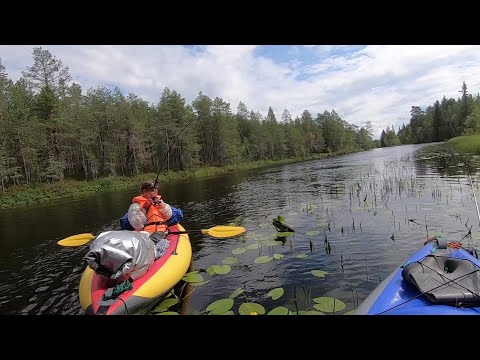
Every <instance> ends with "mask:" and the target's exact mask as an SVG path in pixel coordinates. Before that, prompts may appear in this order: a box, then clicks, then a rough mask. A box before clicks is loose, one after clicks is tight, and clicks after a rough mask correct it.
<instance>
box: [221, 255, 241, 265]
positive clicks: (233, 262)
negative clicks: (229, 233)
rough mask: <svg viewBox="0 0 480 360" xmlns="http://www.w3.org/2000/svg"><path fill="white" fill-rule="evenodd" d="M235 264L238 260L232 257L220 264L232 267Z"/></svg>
mask: <svg viewBox="0 0 480 360" xmlns="http://www.w3.org/2000/svg"><path fill="white" fill-rule="evenodd" d="M236 263H238V259H237V258H234V257H233V256H229V257H227V258H225V259H223V260H222V264H225V265H233V264H236Z"/></svg>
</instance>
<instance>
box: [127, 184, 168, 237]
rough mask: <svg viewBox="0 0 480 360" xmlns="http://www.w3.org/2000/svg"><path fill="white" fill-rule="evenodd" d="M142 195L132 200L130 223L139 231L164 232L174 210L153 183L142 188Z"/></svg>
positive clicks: (143, 185) (129, 213)
mask: <svg viewBox="0 0 480 360" xmlns="http://www.w3.org/2000/svg"><path fill="white" fill-rule="evenodd" d="M140 191H141V192H142V194H141V195H138V196H135V197H134V198H133V199H132V205H130V208H129V209H128V221H129V222H130V224H131V225H132V227H133V228H134V229H135V230H137V231H140V230H143V231H148V232H152V233H153V232H162V231H165V230H166V229H167V220H168V219H170V217H171V216H172V208H171V206H170V205H169V204H167V203H166V202H164V201H163V199H162V197H161V196H160V195H159V194H158V189H157V188H155V186H154V184H153V182H151V181H147V182H144V183H143V184H142V185H141V186H140Z"/></svg>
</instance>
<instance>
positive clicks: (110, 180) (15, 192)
mask: <svg viewBox="0 0 480 360" xmlns="http://www.w3.org/2000/svg"><path fill="white" fill-rule="evenodd" d="M345 153H347V152H342V153H336V154H328V153H326V154H320V155H317V156H311V157H308V158H295V159H284V160H278V161H256V162H251V163H244V164H238V165H228V166H224V167H203V168H198V169H193V170H187V171H176V172H175V171H167V172H163V173H162V174H161V176H160V179H161V181H162V182H174V181H179V180H186V179H193V178H204V177H209V176H215V175H220V174H223V173H227V172H233V171H238V170H249V169H257V168H264V167H268V166H273V165H279V164H287V163H293V162H299V161H305V160H313V159H320V158H324V157H329V156H335V155H342V154H345ZM156 176H157V174H156V173H147V174H141V175H138V176H133V177H127V176H110V177H106V178H102V179H98V180H91V181H85V180H84V181H79V180H65V181H62V182H58V183H54V184H38V185H20V186H12V187H9V188H8V189H7V190H6V192H5V193H4V194H2V195H0V209H5V208H13V207H20V206H28V205H32V204H39V203H44V202H48V201H51V200H58V199H66V198H73V197H75V198H79V197H87V196H93V195H95V194H98V193H103V192H109V191H119V190H126V189H132V188H135V187H138V186H139V184H141V183H142V182H143V181H146V180H151V179H155V177H156Z"/></svg>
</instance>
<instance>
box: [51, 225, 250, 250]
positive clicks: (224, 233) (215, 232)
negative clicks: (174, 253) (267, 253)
mask: <svg viewBox="0 0 480 360" xmlns="http://www.w3.org/2000/svg"><path fill="white" fill-rule="evenodd" d="M245 231H246V229H245V228H244V227H241V226H226V225H218V226H214V227H211V228H210V229H202V230H185V231H167V235H168V234H189V233H193V232H201V233H202V234H204V235H210V236H212V237H215V238H228V237H233V236H237V235H240V234H243V233H244V232H245ZM92 239H95V235H93V234H90V233H84V234H78V235H72V236H69V237H67V238H65V239H62V240H60V241H58V242H57V244H58V245H61V246H80V245H84V244H86V243H88V242H89V241H90V240H92Z"/></svg>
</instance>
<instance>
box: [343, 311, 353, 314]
mask: <svg viewBox="0 0 480 360" xmlns="http://www.w3.org/2000/svg"><path fill="white" fill-rule="evenodd" d="M354 311H355V310H350V311H346V312H344V313H343V315H353V312H354Z"/></svg>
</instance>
